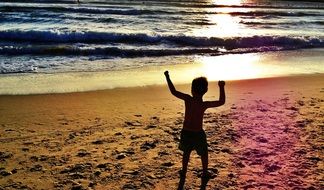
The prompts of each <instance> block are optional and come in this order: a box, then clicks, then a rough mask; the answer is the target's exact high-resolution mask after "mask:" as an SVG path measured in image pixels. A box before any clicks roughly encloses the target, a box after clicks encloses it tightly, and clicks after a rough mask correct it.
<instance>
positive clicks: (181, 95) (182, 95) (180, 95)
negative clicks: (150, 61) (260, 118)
mask: <svg viewBox="0 0 324 190" xmlns="http://www.w3.org/2000/svg"><path fill="white" fill-rule="evenodd" d="M164 75H165V78H166V80H167V82H168V86H169V89H170V92H171V94H172V95H174V96H175V97H177V98H179V99H182V100H187V99H188V98H190V96H189V95H188V94H185V93H182V92H179V91H177V90H176V89H175V87H174V85H173V83H172V81H171V79H170V76H169V71H165V72H164Z"/></svg>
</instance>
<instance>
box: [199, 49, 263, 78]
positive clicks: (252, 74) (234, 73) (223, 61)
mask: <svg viewBox="0 0 324 190" xmlns="http://www.w3.org/2000/svg"><path fill="white" fill-rule="evenodd" d="M258 62H259V56H258V54H233V55H224V56H214V57H201V58H199V59H197V63H200V64H201V72H202V73H201V74H202V75H204V76H206V77H207V78H208V79H209V80H238V79H251V78H257V77H259V76H260V75H261V74H262V72H263V70H262V68H260V66H259V64H258Z"/></svg>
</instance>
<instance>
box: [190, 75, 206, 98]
mask: <svg viewBox="0 0 324 190" xmlns="http://www.w3.org/2000/svg"><path fill="white" fill-rule="evenodd" d="M207 90H208V81H207V79H206V77H198V78H195V79H193V80H192V84H191V93H192V95H193V96H195V95H198V96H203V95H204V94H205V93H206V92H207Z"/></svg>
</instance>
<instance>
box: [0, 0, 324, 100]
mask: <svg viewBox="0 0 324 190" xmlns="http://www.w3.org/2000/svg"><path fill="white" fill-rule="evenodd" d="M323 48H324V2H320V1H279V0H276V1H269V0H268V1H266V0H263V1H262V0H254V1H253V0H181V1H180V0H177V1H176V0H147V1H139V0H80V2H79V3H78V2H77V1H72V0H55V1H54V0H30V1H23V0H7V1H6V0H2V1H1V2H0V94H26V93H52V92H54V93H55V92H71V91H79V90H80V91H84V90H96V89H106V88H115V87H124V86H141V85H142V84H145V85H151V84H160V83H162V82H161V80H160V79H153V78H154V77H156V76H157V75H156V73H163V70H164V69H168V68H171V70H172V68H173V67H175V65H182V67H181V68H182V69H179V68H178V69H174V71H175V72H176V71H178V73H177V79H176V81H178V82H187V81H186V80H184V79H182V78H181V77H182V76H183V77H184V78H186V77H192V76H194V75H195V73H192V72H193V71H195V70H196V71H198V70H199V72H198V73H199V74H202V75H208V76H211V80H218V79H227V80H235V79H246V78H257V77H271V76H277V75H289V74H305V73H306V74H307V73H324V61H323V60H324V56H323V55H324V51H323ZM296 57H297V58H296ZM255 60H257V61H255ZM273 60H277V61H276V62H274V61H273ZM251 61H252V62H253V61H254V62H253V63H251ZM242 62H243V63H242ZM240 64H241V66H242V67H244V68H245V69H243V70H242V69H240V70H239V71H235V72H234V73H230V72H232V71H233V70H234V68H240ZM242 64H243V65H242ZM251 64H252V65H251ZM183 65H184V66H183ZM184 67H185V68H187V67H190V68H191V70H190V72H191V73H190V72H189V71H188V70H186V69H183V68H184ZM202 68H203V71H202V70H201V69H202ZM224 69H225V70H224ZM255 69H258V71H255ZM179 70H181V72H180V71H179ZM216 70H217V71H216ZM229 70H230V71H229ZM260 70H263V71H262V72H261V71H260ZM264 70H265V71H264ZM131 71H134V72H131ZM214 71H215V72H214ZM226 71H229V74H228V75H226V74H225V75H224V72H225V73H226ZM185 72H189V73H185ZM256 72H258V73H259V74H255V73H256ZM147 73H154V74H152V75H150V74H147ZM253 73H254V74H253ZM260 73H262V74H260ZM133 75H134V76H136V77H139V76H141V77H142V78H143V79H142V80H140V79H138V80H139V81H138V82H134V80H135V78H134V80H133V79H132V78H131V76H133ZM213 75H218V77H214V78H213V77H212V76H213ZM89 76H91V77H90V78H92V79H93V78H95V80H93V81H92V82H91V80H90V82H89V80H88V79H89ZM99 76H100V77H101V79H102V77H108V78H105V80H101V79H98V77H99ZM121 76H123V77H121ZM180 76H181V77H180ZM87 77H88V78H87ZM100 77H99V78H100ZM162 78H163V75H162ZM63 79H64V80H63ZM145 79H147V80H146V82H143V81H144V80H145ZM73 80H76V81H73ZM136 80H137V79H136ZM85 81H87V83H86V84H81V83H84V82H85ZM131 81H133V82H131ZM24 82H25V83H24ZM100 82H101V83H100ZM27 83H28V84H27ZM67 83H68V84H70V85H69V86H68V87H55V85H54V84H56V85H63V86H64V85H67ZM75 83H77V84H78V85H74V84H75ZM91 83H96V84H95V85H94V84H91ZM98 83H100V85H99V86H98ZM105 84H106V85H105ZM19 85H20V86H19ZM80 85H81V86H80ZM31 86H33V88H31ZM75 86H77V87H75ZM31 89H32V90H31ZM62 89H64V90H62Z"/></svg>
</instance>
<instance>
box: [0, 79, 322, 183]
mask: <svg viewBox="0 0 324 190" xmlns="http://www.w3.org/2000/svg"><path fill="white" fill-rule="evenodd" d="M323 84H324V75H323V74H314V75H299V76H291V77H278V78H267V79H253V80H241V81H229V82H227V84H226V94H227V101H226V104H225V106H223V107H220V108H218V109H210V110H207V112H206V114H205V118H204V128H205V130H206V133H207V139H208V143H209V160H210V162H209V170H210V172H211V173H212V174H213V177H212V179H210V180H209V182H208V184H207V189H321V188H322V187H323V185H324V182H323V177H324V176H323V173H324V165H323V145H324V144H323V143H324V141H323V127H324V126H323V123H324V112H323V110H324V109H323V108H324V86H323ZM176 87H177V89H179V90H182V91H184V92H187V93H189V92H190V86H189V85H176ZM217 98H218V86H217V84H216V83H215V82H211V83H210V84H209V91H208V93H207V94H206V95H205V98H204V99H205V100H213V99H217ZM183 113H184V105H183V102H181V101H180V100H178V99H176V98H175V97H173V96H172V95H171V94H170V93H169V91H168V88H167V86H163V85H162V86H147V87H134V88H119V89H113V90H103V91H93V92H81V93H67V94H47V95H22V96H11V95H9V96H0V121H1V123H0V124H1V128H0V142H1V144H0V189H166V188H167V189H176V187H177V183H178V180H179V173H178V172H179V170H180V169H181V151H180V150H178V141H179V133H180V130H181V127H182V120H183ZM200 173H201V162H200V159H199V157H198V155H197V154H196V152H193V154H192V156H191V160H190V162H189V169H188V174H187V181H186V185H185V186H186V189H199V186H200V178H199V175H200Z"/></svg>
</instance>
